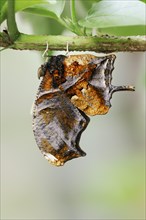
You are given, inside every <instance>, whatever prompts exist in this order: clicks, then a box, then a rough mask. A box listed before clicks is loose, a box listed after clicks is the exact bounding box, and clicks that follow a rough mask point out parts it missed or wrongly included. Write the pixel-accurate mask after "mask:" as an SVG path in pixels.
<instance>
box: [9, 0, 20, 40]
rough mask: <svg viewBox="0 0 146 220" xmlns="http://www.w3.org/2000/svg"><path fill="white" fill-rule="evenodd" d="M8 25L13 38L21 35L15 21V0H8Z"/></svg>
mask: <svg viewBox="0 0 146 220" xmlns="http://www.w3.org/2000/svg"><path fill="white" fill-rule="evenodd" d="M7 26H8V30H9V36H10V38H11V40H12V41H14V40H16V39H17V37H18V36H19V31H18V28H17V24H16V21H15V0H8V11H7Z"/></svg>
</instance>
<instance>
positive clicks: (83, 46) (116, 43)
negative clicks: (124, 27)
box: [0, 0, 146, 53]
mask: <svg viewBox="0 0 146 220" xmlns="http://www.w3.org/2000/svg"><path fill="white" fill-rule="evenodd" d="M10 1H11V0H10ZM8 39H9V37H8V36H7V34H6V33H5V32H3V33H0V46H1V47H9V48H11V49H15V50H37V51H44V50H45V49H46V42H47V43H48V48H49V50H66V43H67V42H68V45H69V50H70V51H74V50H77V51H87V50H88V51H95V52H104V53H110V52H121V51H127V52H128V51H129V52H139V51H146V37H145V36H133V37H132V36H130V37H109V36H107V35H106V36H101V37H97V36H94V37H92V36H76V37H70V36H60V35H58V36H52V35H51V36H45V35H44V36H43V35H27V34H23V33H21V34H20V36H19V37H18V38H17V39H16V41H15V42H14V43H11V41H9V40H8Z"/></svg>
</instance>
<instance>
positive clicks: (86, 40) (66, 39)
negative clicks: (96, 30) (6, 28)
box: [0, 32, 146, 53]
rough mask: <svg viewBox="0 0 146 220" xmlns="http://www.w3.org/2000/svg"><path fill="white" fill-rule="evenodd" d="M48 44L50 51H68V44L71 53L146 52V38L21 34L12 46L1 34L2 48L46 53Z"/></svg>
mask: <svg viewBox="0 0 146 220" xmlns="http://www.w3.org/2000/svg"><path fill="white" fill-rule="evenodd" d="M46 42H47V43H48V47H49V50H66V45H67V43H68V48H69V51H74V50H77V51H95V52H103V53H110V52H121V51H127V52H128V51H129V52H130V51H131V52H139V51H146V37H145V36H133V37H131V36H130V37H109V36H102V37H97V36H94V37H91V36H75V37H70V36H60V35H59V36H52V35H51V36H45V35H44V36H42V35H27V34H22V33H21V34H20V36H19V37H18V38H17V40H16V41H15V42H14V43H13V44H12V42H11V41H10V40H9V36H8V34H7V33H6V32H3V33H0V46H1V47H9V48H11V49H15V50H37V51H44V50H45V48H46Z"/></svg>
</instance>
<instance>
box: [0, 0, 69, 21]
mask: <svg viewBox="0 0 146 220" xmlns="http://www.w3.org/2000/svg"><path fill="white" fill-rule="evenodd" d="M0 1H1V0H0ZM2 1H4V0H2ZM64 6H65V0H15V12H18V11H23V10H26V9H27V10H28V9H29V10H28V11H29V12H30V13H34V14H40V15H43V16H47V17H52V18H57V17H60V15H61V13H62V11H63V9H64ZM6 16H7V2H6V1H5V3H4V4H3V7H2V10H1V18H0V23H2V22H3V21H4V20H5V19H6Z"/></svg>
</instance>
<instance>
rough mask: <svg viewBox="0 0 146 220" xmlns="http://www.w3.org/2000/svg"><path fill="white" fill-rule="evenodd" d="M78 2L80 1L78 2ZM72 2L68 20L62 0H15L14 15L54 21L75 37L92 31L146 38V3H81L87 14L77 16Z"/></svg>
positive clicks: (4, 13) (3, 14) (4, 5)
mask: <svg viewBox="0 0 146 220" xmlns="http://www.w3.org/2000/svg"><path fill="white" fill-rule="evenodd" d="M77 1H79V0H77ZM77 1H75V0H70V17H69V16H67V17H66V15H64V14H65V13H64V8H65V6H66V4H67V3H68V1H65V0H31V1H30V0H23V1H22V0H15V13H16V12H20V11H21V12H23V13H30V14H32V15H39V16H43V17H48V18H51V19H54V20H56V21H57V22H58V23H59V24H61V25H63V26H64V27H66V28H67V29H68V30H70V31H72V32H74V33H76V34H77V35H91V33H92V29H93V28H94V29H96V30H97V31H98V32H101V33H106V34H114V35H119V34H120V35H145V34H146V33H145V31H146V29H145V27H146V26H145V25H146V24H145V2H146V0H141V1H140V0H135V1H120V0H110V1H107V0H88V1H87V0H86V1H85V0H84V1H83V0H82V1H80V3H81V5H82V6H84V8H86V6H87V5H88V7H89V5H90V6H91V8H90V9H89V11H88V13H87V15H86V16H85V17H84V18H83V17H82V18H81V19H80V18H79V19H78V18H77V17H79V15H78V11H79V10H77V7H76V9H75V3H78V2H77ZM7 4H8V0H1V3H0V11H1V17H0V22H1V23H2V22H3V21H4V20H5V19H7Z"/></svg>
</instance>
